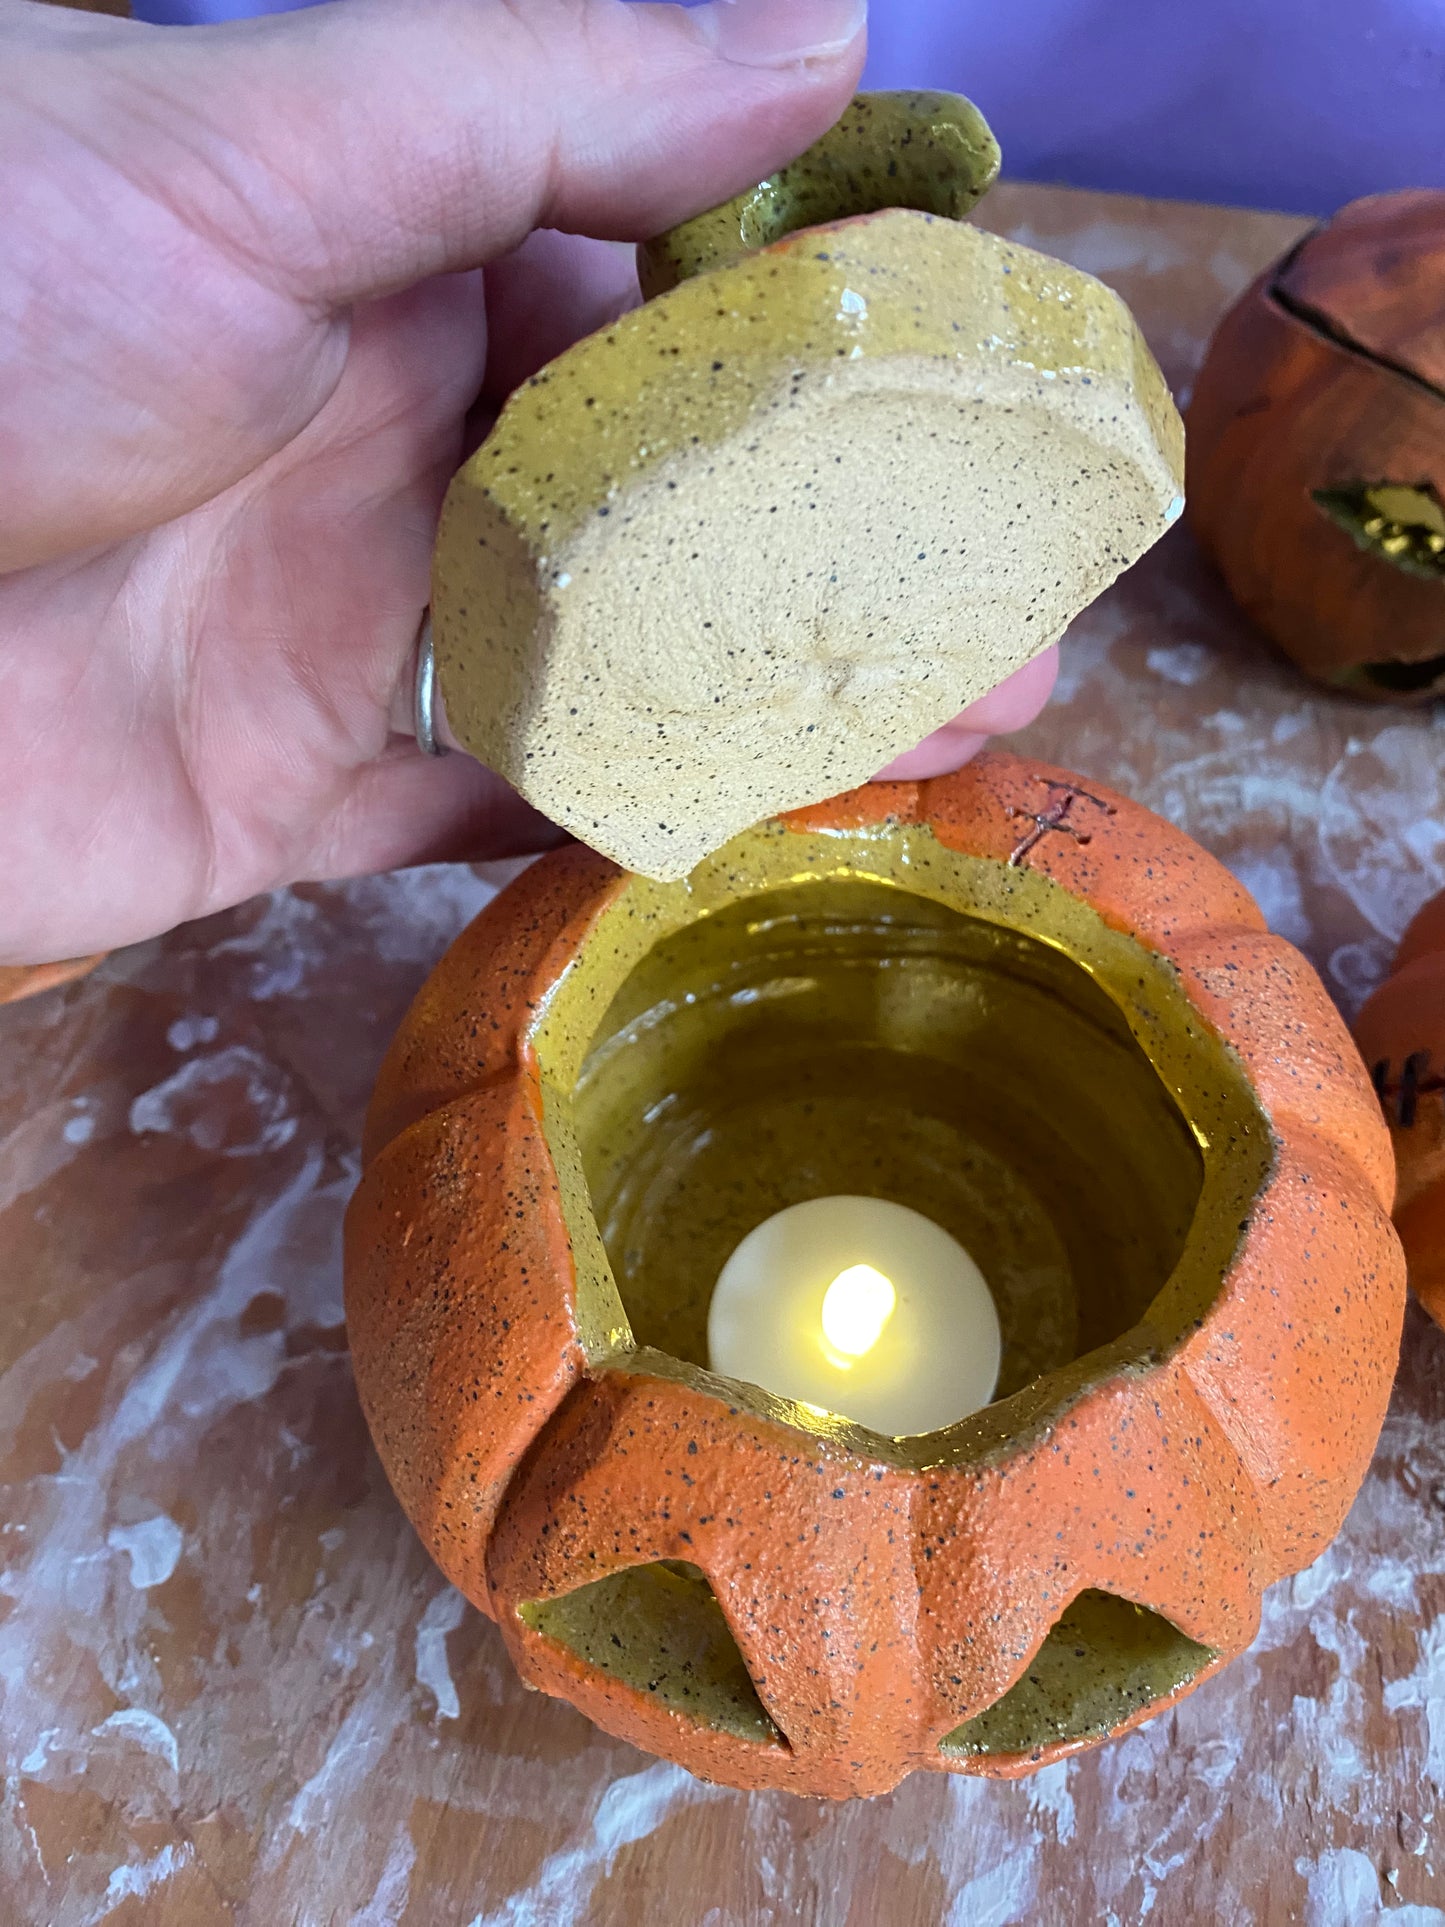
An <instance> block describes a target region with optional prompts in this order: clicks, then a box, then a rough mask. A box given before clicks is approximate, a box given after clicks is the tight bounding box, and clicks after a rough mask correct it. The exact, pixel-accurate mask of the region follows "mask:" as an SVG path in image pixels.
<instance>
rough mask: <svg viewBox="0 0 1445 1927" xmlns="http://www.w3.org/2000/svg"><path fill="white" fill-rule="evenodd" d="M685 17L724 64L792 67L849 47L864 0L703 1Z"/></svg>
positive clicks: (863, 14) (859, 27) (862, 19)
mask: <svg viewBox="0 0 1445 1927" xmlns="http://www.w3.org/2000/svg"><path fill="white" fill-rule="evenodd" d="M689 18H690V19H691V21H692V23H693V26H694V27H695V28H696V29H697V31H698V33H699V34H701V35H702V37H703V39H704V40H706V41H707V43H708V45H709V46H711V47H713V48H715V49H716V50H717V52H718V53H720V54H721V55H722V57H723V59H724V60H735V61H737V62H738V64H739V65H740V66H744V67H794V66H797V65H799V64H800V63H803V62H807V61H810V60H828V59H831V58H832V57H833V56H834V55H835V54H840V53H842V52H844V50H845V49H846V48H848V47H849V46H851V45H852V43H853V41H855V40H856V39H857V37H858V35H859V34H860V33H861V32H862V31H863V28H864V26H865V24H866V22H867V19H868V0H708V4H707V5H706V6H702V7H694V8H692V9H691V11H690V14H689Z"/></svg>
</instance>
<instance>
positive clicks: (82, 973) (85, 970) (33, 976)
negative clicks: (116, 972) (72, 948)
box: [0, 951, 105, 1004]
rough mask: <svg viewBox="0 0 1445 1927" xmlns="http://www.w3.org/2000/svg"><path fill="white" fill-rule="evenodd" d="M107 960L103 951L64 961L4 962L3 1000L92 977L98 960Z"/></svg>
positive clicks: (0, 991)
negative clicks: (91, 955) (42, 962)
mask: <svg viewBox="0 0 1445 1927" xmlns="http://www.w3.org/2000/svg"><path fill="white" fill-rule="evenodd" d="M104 962H105V952H104V951H102V952H101V953H100V954H99V955H98V956H95V957H70V958H67V959H66V960H65V962H64V963H49V964H0V1004H18V1003H19V1002H20V1000H21V999H22V998H23V997H38V996H39V995H40V994H41V992H42V991H45V990H58V989H59V988H60V986H61V985H62V984H72V983H74V982H75V981H76V980H77V978H80V977H88V976H89V975H90V973H91V971H92V970H94V969H95V967H96V965H97V964H99V963H104Z"/></svg>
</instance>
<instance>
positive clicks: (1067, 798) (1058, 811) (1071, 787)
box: [1006, 776, 1114, 870]
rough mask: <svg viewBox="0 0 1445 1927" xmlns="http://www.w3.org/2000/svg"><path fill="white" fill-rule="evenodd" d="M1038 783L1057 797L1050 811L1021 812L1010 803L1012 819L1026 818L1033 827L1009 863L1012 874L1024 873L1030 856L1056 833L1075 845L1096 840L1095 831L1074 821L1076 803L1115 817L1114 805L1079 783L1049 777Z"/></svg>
mask: <svg viewBox="0 0 1445 1927" xmlns="http://www.w3.org/2000/svg"><path fill="white" fill-rule="evenodd" d="M1037 780H1038V781H1039V782H1041V783H1042V784H1043V785H1044V787H1045V789H1047V790H1049V791H1051V792H1052V793H1053V798H1052V801H1051V802H1050V803H1049V804H1048V806H1047V808H1045V809H1042V810H1021V809H1019V808H1018V806H1017V805H1016V804H1014V803H1010V804H1009V806H1008V809H1007V811H1006V814H1007V815H1009V816H1022V817H1026V818H1027V819H1028V821H1029V822H1030V823H1032V825H1033V828H1032V829H1031V830H1029V831H1028V832H1027V834H1026V835H1025V836H1024V838H1023V840H1022V841H1021V842H1020V843H1019V844H1018V845H1017V846H1016V847H1015V849H1014V852H1013V854H1012V855H1011V856H1010V858H1009V860H1008V867H1009V868H1010V869H1011V870H1020V869H1022V868H1023V867H1024V864H1025V862H1026V861H1027V859H1028V855H1029V852H1030V851H1031V850H1035V849H1037V848H1038V846H1039V844H1040V843H1042V842H1043V840H1044V838H1045V837H1046V836H1052V835H1054V834H1055V832H1057V833H1058V834H1060V835H1062V836H1071V837H1072V838H1073V839H1074V841H1075V843H1088V842H1091V841H1092V840H1093V834H1094V833H1093V831H1092V830H1081V829H1080V828H1079V826H1078V824H1077V823H1076V822H1075V821H1074V817H1073V812H1074V805H1075V804H1076V803H1092V804H1093V805H1094V807H1095V808H1096V809H1100V810H1102V811H1103V812H1104V814H1105V816H1113V814H1114V805H1113V804H1112V803H1106V802H1105V801H1104V799H1103V797H1102V796H1094V795H1093V794H1092V793H1091V792H1090V791H1088V790H1081V789H1080V788H1079V786H1078V784H1077V783H1061V782H1059V781H1057V780H1054V779H1051V778H1049V777H1045V776H1041V777H1039V778H1038V779H1037Z"/></svg>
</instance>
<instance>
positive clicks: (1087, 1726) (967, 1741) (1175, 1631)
mask: <svg viewBox="0 0 1445 1927" xmlns="http://www.w3.org/2000/svg"><path fill="white" fill-rule="evenodd" d="M1214 1657H1215V1654H1214V1651H1213V1649H1212V1648H1211V1647H1208V1646H1201V1645H1199V1644H1198V1643H1197V1641H1195V1640H1192V1639H1190V1638H1188V1637H1187V1636H1186V1635H1185V1634H1184V1633H1181V1632H1180V1630H1179V1628H1178V1627H1177V1626H1172V1625H1171V1624H1170V1623H1169V1621H1168V1620H1167V1619H1162V1618H1161V1617H1160V1616H1159V1614H1158V1613H1152V1612H1149V1611H1148V1610H1147V1609H1146V1608H1145V1607H1143V1606H1136V1605H1134V1604H1133V1602H1132V1601H1131V1600H1128V1599H1118V1598H1116V1597H1115V1596H1114V1594H1113V1593H1107V1592H1081V1593H1080V1594H1079V1596H1078V1598H1077V1599H1075V1600H1074V1602H1073V1604H1072V1605H1071V1606H1069V1607H1068V1609H1067V1610H1066V1611H1065V1612H1064V1614H1063V1616H1062V1617H1061V1618H1060V1619H1059V1621H1058V1622H1057V1624H1056V1625H1055V1626H1054V1627H1053V1629H1052V1630H1051V1631H1050V1633H1049V1634H1048V1637H1047V1638H1046V1639H1045V1640H1044V1643H1043V1645H1042V1646H1040V1648H1039V1650H1038V1651H1037V1652H1036V1653H1035V1654H1034V1657H1033V1660H1032V1662H1031V1663H1030V1665H1029V1669H1028V1671H1027V1672H1026V1673H1025V1674H1024V1676H1023V1678H1022V1679H1020V1680H1017V1681H1015V1683H1014V1684H1013V1685H1012V1686H1011V1687H1010V1688H1009V1690H1008V1691H1007V1692H1006V1693H1005V1694H1004V1696H1003V1698H1002V1699H1001V1700H997V1701H995V1703H994V1704H993V1705H992V1706H990V1707H987V1708H986V1709H985V1710H984V1711H983V1712H982V1713H978V1714H976V1715H975V1716H974V1718H973V1719H971V1720H965V1721H964V1723H963V1725H962V1726H956V1727H955V1728H954V1729H953V1731H952V1732H951V1733H950V1734H949V1735H948V1736H947V1737H946V1738H945V1739H944V1741H943V1743H942V1748H941V1750H942V1751H943V1752H944V1753H945V1754H948V1755H951V1756H952V1757H955V1758H965V1757H967V1756H968V1755H970V1754H979V1753H988V1754H1000V1755H1007V1756H1019V1757H1022V1758H1026V1759H1027V1758H1036V1757H1037V1756H1038V1755H1039V1754H1041V1753H1042V1752H1043V1751H1044V1749H1045V1748H1046V1747H1050V1746H1056V1745H1057V1744H1058V1743H1059V1742H1060V1741H1061V1740H1096V1739H1101V1738H1103V1737H1104V1736H1105V1735H1106V1734H1108V1733H1112V1732H1113V1731H1114V1729H1115V1728H1116V1727H1117V1726H1119V1725H1120V1724H1121V1723H1122V1722H1123V1721H1124V1720H1126V1719H1128V1718H1129V1716H1130V1715H1131V1714H1133V1713H1136V1712H1138V1710H1139V1709H1140V1707H1143V1706H1148V1705H1149V1704H1150V1703H1151V1702H1153V1701H1156V1700H1165V1699H1168V1698H1169V1697H1170V1695H1171V1694H1173V1693H1176V1692H1178V1690H1179V1688H1180V1687H1181V1686H1185V1685H1187V1684H1188V1683H1189V1681H1190V1680H1192V1679H1193V1678H1194V1677H1195V1675H1196V1674H1197V1673H1200V1672H1202V1671H1203V1670H1204V1668H1205V1667H1206V1666H1208V1665H1209V1663H1210V1661H1211V1660H1212V1659H1213V1658H1214Z"/></svg>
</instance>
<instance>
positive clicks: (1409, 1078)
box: [1355, 893, 1445, 1326]
mask: <svg viewBox="0 0 1445 1927" xmlns="http://www.w3.org/2000/svg"><path fill="white" fill-rule="evenodd" d="M1355 1040H1356V1042H1357V1043H1358V1044H1359V1047H1360V1052H1361V1055H1362V1056H1363V1057H1364V1060H1365V1062H1366V1064H1367V1065H1368V1066H1369V1068H1370V1072H1371V1075H1372V1076H1373V1078H1374V1081H1375V1089H1376V1090H1377V1091H1378V1093H1379V1096H1380V1102H1381V1105H1382V1106H1383V1108H1384V1112H1385V1121H1386V1123H1387V1124H1388V1125H1389V1127H1390V1135H1391V1137H1392V1138H1393V1140H1394V1144H1395V1165H1396V1170H1397V1172H1398V1183H1397V1189H1396V1194H1395V1227H1396V1229H1397V1230H1398V1231H1399V1233H1400V1241H1401V1243H1402V1244H1403V1245H1404V1247H1405V1260H1406V1263H1407V1265H1408V1266H1409V1274H1410V1283H1411V1284H1412V1285H1413V1286H1414V1288H1415V1293H1416V1296H1417V1297H1418V1298H1419V1300H1420V1302H1421V1304H1422V1305H1424V1307H1425V1309H1426V1311H1428V1312H1429V1314H1430V1316H1431V1317H1432V1318H1433V1319H1434V1320H1435V1323H1436V1324H1437V1325H1441V1326H1445V893H1442V894H1441V895H1440V896H1438V897H1433V898H1432V899H1431V900H1430V902H1429V903H1427V904H1426V905H1425V907H1424V909H1423V910H1421V912H1420V913H1419V915H1418V916H1417V917H1416V918H1415V921H1414V922H1413V923H1412V924H1411V925H1410V927H1409V929H1408V930H1407V931H1406V932H1405V935H1404V936H1403V938H1402V939H1401V941H1400V948H1399V951H1398V952H1397V953H1396V957H1395V963H1394V969H1393V971H1392V973H1391V975H1390V976H1389V977H1388V978H1387V979H1386V980H1385V982H1384V983H1383V984H1381V986H1380V988H1379V989H1378V990H1377V991H1376V992H1375V994H1374V995H1373V996H1372V997H1371V998H1370V1000H1369V1002H1368V1003H1367V1004H1366V1005H1365V1007H1364V1008H1363V1010H1361V1012H1360V1014H1359V1016H1358V1018H1357V1019H1356V1020H1355Z"/></svg>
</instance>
